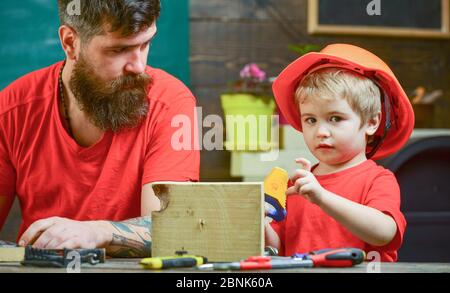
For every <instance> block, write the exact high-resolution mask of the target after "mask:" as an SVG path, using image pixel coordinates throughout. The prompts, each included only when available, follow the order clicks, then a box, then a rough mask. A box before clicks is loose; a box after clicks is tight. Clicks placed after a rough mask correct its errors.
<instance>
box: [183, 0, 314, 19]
mask: <svg viewBox="0 0 450 293" xmlns="http://www.w3.org/2000/svg"><path fill="white" fill-rule="evenodd" d="M273 9H275V10H276V13H278V14H279V15H280V16H281V17H283V18H285V19H289V20H298V19H301V18H302V17H305V14H306V13H303V11H304V10H306V3H305V2H303V1H298V0H263V1H261V0H233V1H224V0H208V1H205V0H191V1H190V11H191V13H190V17H191V19H212V18H213V19H227V20H229V19H231V20H235V19H254V20H267V19H271V18H272V14H271V12H272V10H273Z"/></svg>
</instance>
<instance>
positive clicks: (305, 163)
mask: <svg viewBox="0 0 450 293" xmlns="http://www.w3.org/2000/svg"><path fill="white" fill-rule="evenodd" d="M295 162H296V163H298V164H300V165H301V166H302V169H303V170H306V171H311V162H310V161H309V160H307V159H305V158H297V159H295Z"/></svg>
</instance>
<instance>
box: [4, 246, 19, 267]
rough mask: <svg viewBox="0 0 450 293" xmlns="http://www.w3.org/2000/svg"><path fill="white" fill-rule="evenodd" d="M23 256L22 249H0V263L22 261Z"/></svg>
mask: <svg viewBox="0 0 450 293" xmlns="http://www.w3.org/2000/svg"><path fill="white" fill-rule="evenodd" d="M24 255H25V248H24V247H0V263H1V262H19V261H23V258H24Z"/></svg>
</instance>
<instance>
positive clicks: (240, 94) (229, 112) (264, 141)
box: [220, 63, 278, 151]
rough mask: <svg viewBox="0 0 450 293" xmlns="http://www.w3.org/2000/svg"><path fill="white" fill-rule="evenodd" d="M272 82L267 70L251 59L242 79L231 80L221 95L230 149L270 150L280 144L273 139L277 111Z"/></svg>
mask: <svg viewBox="0 0 450 293" xmlns="http://www.w3.org/2000/svg"><path fill="white" fill-rule="evenodd" d="M271 86H272V82H271V81H270V80H269V79H268V78H267V77H266V73H265V72H264V71H263V70H261V69H260V68H259V67H258V65H257V64H255V63H251V64H247V65H245V66H244V68H243V69H242V70H241V71H240V79H239V80H237V81H235V82H233V83H231V84H230V91H229V92H228V93H224V94H222V95H221V97H220V100H221V104H222V109H223V112H224V114H225V123H226V124H225V126H226V135H227V139H226V142H225V148H226V149H227V150H231V151H268V150H270V149H271V148H272V147H274V146H275V145H278V142H272V141H271V140H272V139H271V131H272V123H273V115H274V111H275V101H274V99H273V96H272V91H271Z"/></svg>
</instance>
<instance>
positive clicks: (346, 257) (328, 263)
mask: <svg viewBox="0 0 450 293" xmlns="http://www.w3.org/2000/svg"><path fill="white" fill-rule="evenodd" d="M295 256H296V255H294V257H295ZM303 259H310V260H312V261H313V263H314V267H351V266H354V265H357V264H360V263H362V262H363V261H364V260H365V259H366V253H365V252H364V251H363V250H361V249H358V248H335V249H333V248H331V249H322V250H317V251H312V252H311V253H310V254H307V255H306V256H304V257H303Z"/></svg>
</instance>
